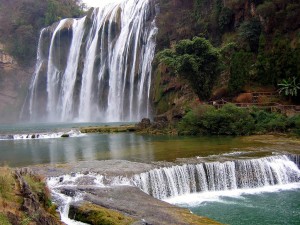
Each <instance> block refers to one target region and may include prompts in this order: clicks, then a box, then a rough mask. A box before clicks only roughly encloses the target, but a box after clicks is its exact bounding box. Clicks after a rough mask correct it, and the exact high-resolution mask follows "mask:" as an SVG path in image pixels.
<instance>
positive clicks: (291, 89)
mask: <svg viewBox="0 0 300 225" xmlns="http://www.w3.org/2000/svg"><path fill="white" fill-rule="evenodd" d="M278 86H279V87H280V89H279V90H278V91H279V94H281V93H284V95H285V96H297V94H298V90H300V83H297V78H296V77H293V78H288V79H283V80H282V83H279V84H278Z"/></svg>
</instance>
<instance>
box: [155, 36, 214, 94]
mask: <svg viewBox="0 0 300 225" xmlns="http://www.w3.org/2000/svg"><path fill="white" fill-rule="evenodd" d="M174 48H175V49H174V50H173V49H165V50H163V51H161V52H159V53H158V54H157V59H158V60H159V62H160V63H164V64H165V65H167V66H169V67H170V68H172V69H173V70H174V72H175V74H179V75H181V76H182V78H184V79H186V80H187V81H188V82H189V84H190V86H191V87H192V89H193V90H194V92H195V93H196V94H197V96H198V97H199V98H200V99H208V98H209V96H210V94H211V89H212V87H213V85H214V82H215V80H216V78H217V76H218V73H219V53H218V51H217V50H216V49H215V48H214V47H213V46H212V45H211V44H210V42H209V41H208V40H206V39H204V38H199V37H195V38H193V40H188V39H185V40H181V41H179V42H178V43H177V44H176V45H175V47H174Z"/></svg>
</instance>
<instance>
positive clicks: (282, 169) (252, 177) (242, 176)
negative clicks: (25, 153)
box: [28, 154, 300, 224]
mask: <svg viewBox="0 0 300 225" xmlns="http://www.w3.org/2000/svg"><path fill="white" fill-rule="evenodd" d="M299 160H300V158H299V155H295V154H285V155H273V156H268V157H262V158H253V159H239V160H230V161H225V162H218V161H217V162H203V161H199V162H194V163H193V164H191V163H179V164H178V163H170V162H169V163H166V162H160V163H159V164H158V163H139V162H130V161H126V160H102V161H81V162H76V163H68V164H63V165H62V164H60V165H59V164H58V165H44V166H31V167H30V169H28V171H30V173H37V174H41V175H43V176H45V177H47V183H48V186H49V188H50V189H51V191H52V196H53V199H54V201H55V203H56V204H58V205H59V210H60V213H61V217H62V221H63V222H65V221H66V220H64V219H66V218H67V219H68V220H69V219H76V220H79V219H80V218H85V220H84V222H87V223H89V224H94V223H93V222H91V221H93V219H94V218H90V219H87V217H86V216H85V215H89V216H88V217H90V216H91V215H94V216H96V215H97V214H99V215H100V214H106V215H107V213H108V214H114V213H115V212H113V211H117V212H118V213H122V214H124V215H125V217H123V216H117V217H118V218H119V219H120V220H122V221H123V222H124V221H128V223H127V222H126V223H125V222H124V223H122V222H121V221H119V223H116V224H218V223H217V222H214V221H212V220H210V219H207V218H205V217H201V216H196V215H194V214H192V213H190V212H189V211H188V210H187V209H183V208H179V207H177V206H174V205H171V204H169V203H167V202H165V201H168V199H169V198H170V197H176V196H181V195H185V194H192V193H201V192H207V193H209V192H211V191H222V190H231V191H235V190H242V189H249V188H251V189H255V188H261V187H270V186H276V185H289V184H295V183H299V182H300V170H299V166H300V161H299ZM161 200H163V201H161ZM103 207H104V208H103ZM107 210H113V211H112V212H110V211H109V212H107ZM103 211H105V212H106V213H103ZM76 215H77V216H78V215H81V216H79V217H77V216H76ZM109 217H110V216H109ZM81 221H82V220H81Z"/></svg>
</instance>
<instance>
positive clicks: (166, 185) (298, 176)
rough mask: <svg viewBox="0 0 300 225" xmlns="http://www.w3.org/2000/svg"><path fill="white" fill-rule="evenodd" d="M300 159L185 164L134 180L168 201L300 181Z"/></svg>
mask: <svg viewBox="0 0 300 225" xmlns="http://www.w3.org/2000/svg"><path fill="white" fill-rule="evenodd" d="M296 163H299V156H296V155H282V156H270V157H265V158H260V159H249V160H236V161H228V162H209V163H201V164H196V165H190V164H185V165H181V166H172V167H166V168H159V169H153V170H151V171H149V172H145V173H141V174H137V175H135V176H134V177H133V179H132V181H133V183H134V185H136V186H137V187H139V188H140V189H141V190H143V191H144V192H145V193H147V194H149V195H151V196H153V197H155V198H158V199H165V198H168V197H174V196H179V195H184V194H190V193H197V192H206V191H222V190H236V189H250V188H251V189H252V188H259V187H265V186H274V185H282V184H289V183H294V182H299V181H300V170H299V167H298V166H297V164H296Z"/></svg>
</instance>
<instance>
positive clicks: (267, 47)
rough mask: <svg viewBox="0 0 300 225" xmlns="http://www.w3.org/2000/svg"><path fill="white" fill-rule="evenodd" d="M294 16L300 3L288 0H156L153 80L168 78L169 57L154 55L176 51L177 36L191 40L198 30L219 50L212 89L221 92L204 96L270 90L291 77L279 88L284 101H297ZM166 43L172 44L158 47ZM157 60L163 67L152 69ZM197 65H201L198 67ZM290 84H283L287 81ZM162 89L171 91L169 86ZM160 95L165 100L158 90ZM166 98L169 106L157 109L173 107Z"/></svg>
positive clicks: (299, 44) (298, 38) (298, 27)
mask: <svg viewBox="0 0 300 225" xmlns="http://www.w3.org/2000/svg"><path fill="white" fill-rule="evenodd" d="M175 14H176V16H174V15H175ZM299 21H300V3H299V1H294V0H288V1H286V0H276V1H270V0H255V1H252V0H238V1H237V0H229V1H220V0H212V1H207V0H193V1H188V2H187V1H182V0H172V1H171V0H160V14H159V15H158V18H157V25H158V28H159V33H158V36H157V50H158V54H157V56H158V59H159V60H158V63H157V64H156V65H155V69H156V70H155V71H159V72H160V77H161V80H162V81H163V82H159V81H156V83H164V85H166V83H168V82H172V83H173V82H174V80H173V79H170V78H168V77H169V75H170V74H169V71H172V68H174V65H172V63H173V62H172V63H171V64H170V63H168V62H167V63H166V60H164V59H163V58H162V57H160V55H161V54H165V53H169V52H170V51H173V52H176V46H177V45H178V44H180V43H181V42H182V40H184V39H188V40H190V41H191V40H193V37H195V36H198V37H203V38H206V39H207V40H209V41H210V42H211V43H212V45H213V46H215V47H216V48H218V50H219V53H220V56H221V57H220V59H221V60H220V61H221V75H220V76H219V79H218V80H217V82H216V85H214V87H213V92H217V90H220V89H221V90H222V93H220V92H219V94H217V96H211V95H210V96H208V97H212V98H213V99H214V98H221V97H226V98H233V97H234V96H236V95H238V94H239V93H242V92H249V91H250V92H251V91H253V90H260V91H264V90H272V91H276V90H278V89H279V88H281V87H283V86H282V85H281V84H283V85H284V84H285V83H288V82H289V83H290V84H292V82H294V81H295V82H294V83H295V84H296V85H294V90H295V91H290V90H292V88H289V91H288V92H285V91H282V92H281V94H282V96H283V99H284V98H285V101H286V102H288V103H290V104H291V103H294V104H297V103H299V101H300V98H299V97H297V94H298V92H299V88H297V87H298V86H299V82H300V67H299V65H300V64H299V61H300V23H299ZM185 42H186V41H185ZM166 48H170V49H172V50H164V49H166ZM174 49H175V50H174ZM160 51H162V52H160ZM161 64H164V66H167V68H166V69H164V70H157V68H160V67H161ZM200 68H201V70H203V68H204V67H200ZM191 70H193V66H192V65H191ZM164 71H165V73H164ZM176 72H178V76H179V77H180V76H184V72H183V71H179V70H177V71H176ZM194 74H197V73H196V72H195V73H194ZM155 75H156V74H155ZM155 75H154V76H155ZM166 78H167V80H166ZM178 82H179V83H178V84H177V86H180V85H181V86H183V85H184V84H183V82H182V80H180V81H178ZM290 84H288V86H290V87H291V85H290ZM189 85H190V89H191V91H194V92H195V90H196V89H195V88H194V87H193V85H195V83H193V84H192V85H191V83H190V84H189ZM285 86H287V85H285ZM295 88H296V89H295ZM156 89H157V88H156ZM197 89H202V90H205V89H206V87H205V85H203V84H200V87H197ZM174 91H178V90H174ZM195 93H197V92H195ZM286 93H287V94H286ZM291 93H292V94H291ZM167 94H168V96H171V94H170V93H169V92H168V93H167ZM198 96H199V94H198ZM160 99H161V100H160V101H164V100H165V99H164V96H162V97H160ZM201 100H202V99H201ZM168 101H169V102H173V103H172V104H168V105H169V108H165V111H164V112H162V113H165V112H167V111H168V110H170V109H172V108H174V103H175V102H176V101H174V100H173V99H170V98H169V97H168ZM156 105H160V102H159V101H157V102H155V106H156ZM165 105H166V104H165ZM175 107H176V106H175ZM160 112H161V111H160Z"/></svg>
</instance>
